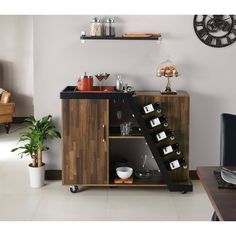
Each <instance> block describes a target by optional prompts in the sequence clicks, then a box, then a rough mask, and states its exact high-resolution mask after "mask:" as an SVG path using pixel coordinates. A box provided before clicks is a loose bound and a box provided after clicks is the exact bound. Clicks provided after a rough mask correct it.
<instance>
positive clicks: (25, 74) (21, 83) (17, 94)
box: [0, 16, 34, 116]
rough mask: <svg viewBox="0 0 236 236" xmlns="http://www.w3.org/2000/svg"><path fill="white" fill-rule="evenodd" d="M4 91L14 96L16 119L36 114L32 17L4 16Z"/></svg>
mask: <svg viewBox="0 0 236 236" xmlns="http://www.w3.org/2000/svg"><path fill="white" fill-rule="evenodd" d="M0 88H4V89H7V90H9V91H10V92H12V95H13V97H12V100H13V101H14V102H15V103H16V111H15V115H14V116H28V115H32V114H33V112H34V111H33V17H32V16H0Z"/></svg>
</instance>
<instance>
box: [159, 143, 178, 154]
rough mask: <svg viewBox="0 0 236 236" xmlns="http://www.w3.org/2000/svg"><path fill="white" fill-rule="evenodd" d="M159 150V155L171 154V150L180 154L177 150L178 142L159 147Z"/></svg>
mask: <svg viewBox="0 0 236 236" xmlns="http://www.w3.org/2000/svg"><path fill="white" fill-rule="evenodd" d="M159 151H160V154H161V156H163V157H164V156H167V155H169V154H172V153H173V152H175V153H176V154H177V155H180V154H181V151H180V150H179V144H178V143H175V144H172V145H168V146H165V147H163V148H161V149H159Z"/></svg>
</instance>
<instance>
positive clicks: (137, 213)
mask: <svg viewBox="0 0 236 236" xmlns="http://www.w3.org/2000/svg"><path fill="white" fill-rule="evenodd" d="M21 130H22V127H21V126H19V125H18V126H16V125H13V127H12V129H11V132H10V134H9V135H6V134H5V133H4V130H3V127H2V126H1V127H0V176H1V178H0V220H1V221H6V220H21V221H30V220H43V221H44V220H45V221H46V220H104V221H105V220H106V221H107V220H111V221H112V220H122V221H126V220H134V221H136V220H143V221H147V220H148V221H149V220H152V221H159V220H162V221H163V220H164V221H169V220H171V221H176V220H181V221H182V220H184V221H190V220H198V221H208V220H210V218H211V215H212V212H213V208H212V206H211V204H210V201H209V200H208V198H207V195H206V194H205V192H204V189H203V187H202V186H201V183H200V182H199V181H193V184H194V191H193V193H187V194H184V195H183V194H180V193H171V192H169V191H168V190H167V189H154V188H147V189H145V188H88V189H86V190H85V191H82V192H80V193H77V194H72V193H70V192H69V189H68V187H66V186H62V185H61V182H60V181H51V182H47V183H46V185H45V186H44V187H43V188H41V189H32V188H30V187H29V179H28V169H27V163H28V162H29V160H27V159H20V158H19V157H18V156H16V155H15V154H14V153H11V152H10V150H11V149H12V148H13V147H14V146H15V144H16V142H17V138H18V134H19V131H21Z"/></svg>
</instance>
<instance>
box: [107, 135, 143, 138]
mask: <svg viewBox="0 0 236 236" xmlns="http://www.w3.org/2000/svg"><path fill="white" fill-rule="evenodd" d="M109 138H111V139H136V138H137V139H144V136H141V135H140V136H138V135H131V136H127V135H125V136H121V135H110V136H109Z"/></svg>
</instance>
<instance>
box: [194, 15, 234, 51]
mask: <svg viewBox="0 0 236 236" xmlns="http://www.w3.org/2000/svg"><path fill="white" fill-rule="evenodd" d="M193 26H194V30H195V33H196V34H197V36H198V38H199V39H200V40H201V41H202V42H203V43H205V44H206V45H208V46H211V47H216V48H221V47H226V46H229V45H230V44H232V43H234V42H235V41H236V16H234V15H195V16H194V19H193Z"/></svg>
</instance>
